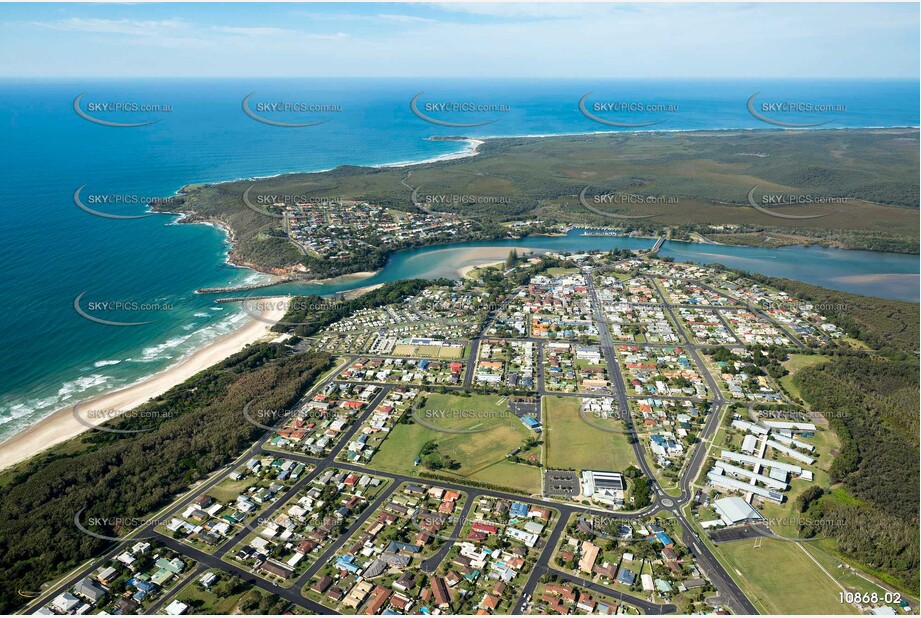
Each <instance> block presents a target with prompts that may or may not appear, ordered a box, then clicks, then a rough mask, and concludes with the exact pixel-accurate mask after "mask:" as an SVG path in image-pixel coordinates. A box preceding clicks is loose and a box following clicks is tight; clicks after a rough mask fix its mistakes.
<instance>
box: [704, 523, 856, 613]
mask: <svg viewBox="0 0 921 618" xmlns="http://www.w3.org/2000/svg"><path fill="white" fill-rule="evenodd" d="M755 544H756V542H755V541H754V540H747V541H737V542H734V543H724V544H722V545H719V546H718V548H717V550H716V551H717V552H718V553H719V555H720V556H721V557H722V558H723V559H724V563H725V564H726V565H727V566H728V568H729V571H730V574H731V575H732V577H733V579H735V580H736V582H738V583H739V585H740V586H741V587H742V590H743V591H744V592H745V593H746V595H747V596H748V598H749V599H750V600H751V601H752V603H754V604H755V607H756V608H758V609H760V610H762V613H769V614H857V613H859V612H858V611H857V610H856V609H855V608H854V607H852V606H850V605H848V604H846V603H844V604H842V603H841V602H840V600H839V597H838V593H839V592H841V588H840V587H839V586H838V584H837V583H836V582H835V580H834V579H833V578H832V576H831V575H830V574H827V573H825V571H823V570H822V568H821V567H820V566H819V565H817V564H816V563H815V562H813V561H812V559H811V558H810V557H809V556H808V555H807V554H806V552H805V551H803V549H802V548H801V547H799V545H798V544H797V543H792V542H789V541H779V540H776V539H761V546H760V547H758V548H757V549H756V548H755Z"/></svg>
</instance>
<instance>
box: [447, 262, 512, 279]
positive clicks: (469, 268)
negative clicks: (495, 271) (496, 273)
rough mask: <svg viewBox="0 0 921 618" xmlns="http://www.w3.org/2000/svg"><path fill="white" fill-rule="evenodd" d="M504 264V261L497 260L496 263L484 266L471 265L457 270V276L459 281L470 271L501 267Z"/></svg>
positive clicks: (488, 263) (487, 263)
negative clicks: (459, 278)
mask: <svg viewBox="0 0 921 618" xmlns="http://www.w3.org/2000/svg"><path fill="white" fill-rule="evenodd" d="M504 264H505V260H499V261H497V262H486V263H485V264H471V265H468V266H462V267H461V268H458V269H457V274H458V275H459V276H460V277H461V279H463V278H465V277H466V276H467V275H469V274H470V273H471V272H472V271H474V270H476V269H477V268H489V267H491V266H502V265H504Z"/></svg>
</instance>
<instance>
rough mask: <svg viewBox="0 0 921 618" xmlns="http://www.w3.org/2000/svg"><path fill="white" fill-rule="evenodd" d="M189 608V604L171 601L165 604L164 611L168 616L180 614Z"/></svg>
mask: <svg viewBox="0 0 921 618" xmlns="http://www.w3.org/2000/svg"><path fill="white" fill-rule="evenodd" d="M187 609H189V606H188V605H186V604H185V603H182V602H180V601H173V602H172V603H170V604H169V605H167V606H166V613H167V614H169V615H170V616H181V615H182V614H184V613H185V610H187Z"/></svg>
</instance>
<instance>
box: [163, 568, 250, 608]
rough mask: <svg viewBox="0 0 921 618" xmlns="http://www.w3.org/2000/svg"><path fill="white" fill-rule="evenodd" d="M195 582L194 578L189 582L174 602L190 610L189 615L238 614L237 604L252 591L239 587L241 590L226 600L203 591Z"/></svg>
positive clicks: (247, 585)
mask: <svg viewBox="0 0 921 618" xmlns="http://www.w3.org/2000/svg"><path fill="white" fill-rule="evenodd" d="M222 577H227V575H222ZM197 581H198V578H195V580H193V581H191V582H189V584H188V585H187V586H186V587H185V588H183V589H182V590H181V591H180V592H179V594H177V595H176V600H177V601H181V602H183V603H185V604H186V605H188V606H189V607H190V608H191V610H192V611H191V612H190V613H195V614H237V613H240V612H239V611H237V604H238V603H239V602H240V599H241V598H242V597H243V596H244V595H245V594H247V593H248V592H249V591H250V590H251V589H252V586H251V585H249V584H245V585H242V586H241V588H242V590H240V592H238V593H237V594H234V595H231V596H229V597H227V598H220V597H218V596H217V595H216V594H214V593H213V592H210V591H208V590H203V589H202V588H201V587H200V586H198V585H197V583H196V582H197Z"/></svg>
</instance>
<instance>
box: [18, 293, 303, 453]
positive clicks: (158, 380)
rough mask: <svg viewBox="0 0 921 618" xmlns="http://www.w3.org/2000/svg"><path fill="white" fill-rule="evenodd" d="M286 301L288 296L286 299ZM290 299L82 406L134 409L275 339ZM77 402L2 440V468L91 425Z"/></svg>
mask: <svg viewBox="0 0 921 618" xmlns="http://www.w3.org/2000/svg"><path fill="white" fill-rule="evenodd" d="M284 300H285V301H286V300H287V299H284ZM286 307H287V302H281V303H267V304H266V309H265V310H264V311H263V312H262V313H261V315H260V318H261V319H255V318H252V319H250V320H248V321H247V322H245V323H244V324H243V325H242V326H241V327H240V328H238V329H236V330H234V331H233V332H230V333H227V334H226V335H224V336H222V337H220V338H218V339H215V340H214V341H213V342H211V343H210V344H208V345H207V346H206V347H204V348H201V349H200V350H196V351H195V352H194V353H192V354H191V355H190V356H189V357H188V358H186V359H185V360H183V361H182V362H180V363H178V364H176V365H173V366H172V367H169V368H167V369H165V370H163V371H161V372H160V373H157V374H154V375H153V376H151V377H150V378H148V379H146V380H143V381H141V382H138V383H136V384H132V385H130V386H126V387H124V388H122V389H119V390H115V391H112V392H111V393H105V394H103V395H99V396H98V397H95V398H93V399H89V400H86V401H82V402H78V403H77V404H76V405H79V406H80V407H81V409H89V408H92V409H96V410H106V411H115V410H122V411H124V410H131V409H132V408H136V407H137V406H139V405H141V404H143V403H146V402H147V401H148V400H149V399H151V398H152V397H157V396H159V395H161V394H163V393H165V392H166V391H168V390H169V389H170V388H172V387H173V386H176V385H177V384H180V383H182V382H184V381H185V380H187V379H188V378H190V377H192V376H193V375H195V374H196V373H198V372H199V371H201V370H203V369H206V368H207V367H210V366H211V365H213V364H215V363H217V362H220V361H222V360H224V359H225V358H227V357H228V356H230V355H231V354H234V353H235V352H238V351H239V350H241V349H243V347H244V346H246V345H247V344H250V343H255V342H257V341H260V340H262V339H274V338H275V337H277V334H275V333H272V332H271V331H270V330H269V329H270V328H271V327H272V324H274V323H275V322H277V321H278V320H280V319H281V318H282V316H284V314H285V311H286ZM73 411H74V406H72V405H71V406H68V407H66V408H62V409H60V410H57V411H56V412H54V413H53V414H51V415H49V416H47V417H45V418H44V419H42V420H41V421H39V422H38V423H36V424H35V425H32V426H31V427H29V428H27V429H25V430H23V431H21V432H20V433H18V434H16V435H15V436H13V437H12V438H10V439H9V440H7V441H5V442H3V443H0V470H2V469H4V468H8V467H9V466H12V465H14V464H16V463H18V462H20V461H23V460H25V459H28V458H29V457H31V456H32V455H35V454H36V453H39V452H40V451H42V450H44V449H46V448H48V447H50V446H53V445H55V444H59V443H61V442H63V441H65V440H68V439H70V438H73V437H74V436H77V435H79V434H81V433H83V432H84V431H89V429H88V428H87V427H86V425H84V424H83V423H81V422H80V421H78V420H77V419H76V418H74V414H73ZM106 420H108V419H107V418H100V419H98V420H96V421H95V422H94V421H89V420H88V421H87V423H92V424H99V423H102V422H105V421H106Z"/></svg>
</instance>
